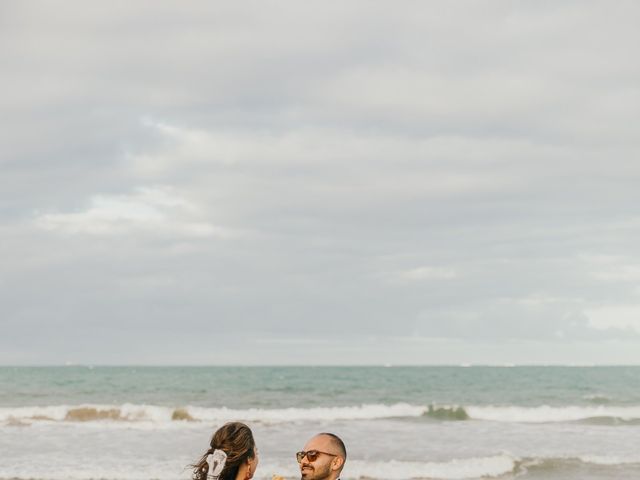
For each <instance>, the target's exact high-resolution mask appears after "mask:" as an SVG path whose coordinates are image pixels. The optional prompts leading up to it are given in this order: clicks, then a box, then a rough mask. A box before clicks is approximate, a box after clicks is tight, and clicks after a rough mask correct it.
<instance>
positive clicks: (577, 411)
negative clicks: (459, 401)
mask: <svg viewBox="0 0 640 480" xmlns="http://www.w3.org/2000/svg"><path fill="white" fill-rule="evenodd" d="M465 411H466V412H467V414H468V415H469V417H470V418H472V419H475V420H490V421H493V422H519V423H551V422H575V421H579V420H587V419H590V418H618V419H622V420H625V421H629V420H635V419H640V407H638V406H634V407H612V406H597V407H596V406H594V407H578V406H567V407H550V406H546V405H543V406H540V407H528V408H527V407H475V406H470V407H465Z"/></svg>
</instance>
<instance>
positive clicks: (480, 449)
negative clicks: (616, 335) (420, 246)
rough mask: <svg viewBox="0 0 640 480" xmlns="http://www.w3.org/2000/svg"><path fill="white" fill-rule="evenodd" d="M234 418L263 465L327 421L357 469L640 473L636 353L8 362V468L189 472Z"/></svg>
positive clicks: (92, 475)
mask: <svg viewBox="0 0 640 480" xmlns="http://www.w3.org/2000/svg"><path fill="white" fill-rule="evenodd" d="M230 420H240V421H245V422H247V423H248V424H249V425H250V426H251V428H252V429H253V431H254V434H255V437H256V440H257V442H258V444H259V448H260V451H261V457H262V458H261V464H260V469H259V471H258V473H257V477H256V478H257V479H258V480H261V479H270V478H271V475H272V474H274V473H275V474H280V475H284V476H285V477H287V478H290V479H293V478H299V473H298V471H297V464H296V462H295V460H294V459H293V452H295V451H296V450H299V449H300V448H301V447H302V446H303V445H304V443H305V441H306V439H307V438H309V437H310V436H311V435H313V434H314V433H316V432H318V431H333V432H335V433H337V434H339V435H340V436H341V437H342V438H343V439H344V440H345V442H346V444H347V448H348V450H349V461H348V463H347V466H346V467H345V470H344V472H343V476H342V477H343V479H345V480H351V479H360V478H364V477H366V478H372V479H389V480H409V479H414V478H418V479H422V478H424V479H439V478H442V479H445V478H446V479H479V478H501V479H514V478H516V477H517V478H522V479H526V480H528V479H543V478H544V479H552V480H555V479H578V478H580V479H591V480H597V479H613V478H616V479H637V478H640V453H639V452H638V449H637V445H638V439H639V438H640V367H389V368H385V367H299V368H298V367H83V366H74V367H48V368H45V367H33V368H28V367H19V368H18V367H0V460H1V461H0V479H25V480H26V479H39V480H90V479H96V480H97V479H107V480H138V479H143V478H144V479H147V480H148V479H158V480H177V479H185V480H186V479H187V478H188V477H189V472H188V470H185V469H184V466H185V465H187V464H189V463H191V462H192V461H194V460H195V459H196V458H197V457H198V456H199V455H200V454H201V453H202V452H203V451H204V450H205V449H206V448H207V446H208V440H209V437H210V436H211V434H212V433H213V431H214V430H215V429H216V428H218V427H219V426H220V425H221V424H223V423H224V422H226V421H230ZM87 459H90V460H91V461H87Z"/></svg>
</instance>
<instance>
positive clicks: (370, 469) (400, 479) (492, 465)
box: [0, 453, 640, 480]
mask: <svg viewBox="0 0 640 480" xmlns="http://www.w3.org/2000/svg"><path fill="white" fill-rule="evenodd" d="M178 463H179V462H178ZM585 464H590V465H596V466H598V467H601V468H619V467H620V466H631V467H633V466H634V465H637V466H640V455H639V456H635V457H615V456H596V455H594V456H588V455H585V456H581V457H535V458H523V459H520V458H517V457H514V456H512V455H509V454H507V453H501V454H497V455H492V456H486V457H471V458H454V459H451V460H444V461H439V462H436V461H401V460H388V461H381V460H377V461H365V460H351V461H349V462H348V464H347V467H346V468H345V471H344V475H343V476H342V478H344V479H345V480H356V479H363V478H365V479H371V480H407V479H438V480H466V479H477V478H505V477H504V476H507V475H508V476H509V477H508V478H512V477H511V475H513V476H516V477H520V476H522V478H527V477H526V473H527V472H528V471H531V472H533V471H538V472H540V473H542V472H544V473H543V474H550V473H551V472H554V471H560V470H562V471H569V470H571V469H576V470H575V471H576V472H580V467H581V466H582V467H583V466H584V465H585ZM272 472H278V473H279V475H282V476H283V477H284V478H285V479H287V480H294V479H295V480H297V479H299V478H300V475H299V472H298V471H297V469H295V467H293V466H292V465H291V462H289V461H287V462H284V460H280V461H276V462H273V461H271V462H270V461H265V462H264V463H262V462H261V464H260V467H259V471H258V474H257V475H256V476H255V477H254V478H255V479H256V480H268V479H271V474H272ZM614 472H618V473H619V471H618V470H615V471H614ZM188 473H189V472H188V471H183V472H182V475H180V474H178V470H177V467H176V462H175V461H170V460H163V461H154V462H153V463H152V464H150V465H146V466H145V467H144V468H123V466H122V465H117V464H112V465H97V464H87V463H82V464H80V465H68V466H66V467H62V468H56V469H54V470H51V469H50V468H48V467H46V466H44V465H41V466H37V465H20V466H16V465H13V466H11V465H0V479H11V480H37V479H43V480H44V479H46V480H100V479H109V480H144V479H147V478H153V479H156V480H176V479H177V478H184V479H185V480H186V479H187V476H188ZM611 478H615V473H614V475H613V476H612V477H611ZM625 478H626V477H625Z"/></svg>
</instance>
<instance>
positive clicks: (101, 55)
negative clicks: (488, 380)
mask: <svg viewBox="0 0 640 480" xmlns="http://www.w3.org/2000/svg"><path fill="white" fill-rule="evenodd" d="M638 25H640V4H639V3H638V2H636V1H616V2H608V1H601V2H589V1H576V2H573V1H548V2H547V1H530V2H521V1H504V2H503V1H470V2H450V1H431V2H429V1H415V2H411V1H406V2H391V1H387V2H380V1H349V2H344V1H335V2H333V1H323V2H315V3H311V2H298V1H279V2H268V1H256V2H242V3H240V2H208V1H207V2H193V1H191V2H190V1H175V2H158V1H148V2H144V1H133V2H132V1H121V2H86V1H84V0H83V1H65V2H53V1H51V2H34V1H21V0H20V1H18V0H16V1H3V2H2V3H0V69H1V74H0V120H1V128H0V168H1V170H0V363H3V364H64V363H65V362H73V363H90V364H130V363H137V364H363V363H373V364H384V363H392V364H402V363H405V364H406V363H409V364H441V363H449V364H459V363H491V364H508V363H577V364H585V363H586V364H591V363H636V364H637V363H640V87H639V86H640V62H638V45H640V29H638Z"/></svg>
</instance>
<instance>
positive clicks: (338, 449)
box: [316, 432, 347, 460]
mask: <svg viewBox="0 0 640 480" xmlns="http://www.w3.org/2000/svg"><path fill="white" fill-rule="evenodd" d="M316 437H325V438H326V439H327V440H328V441H329V445H331V447H332V448H333V451H334V452H335V453H337V454H339V455H340V456H341V457H342V458H344V459H345V460H346V459H347V447H345V446H344V442H343V441H342V439H341V438H340V437H339V436H337V435H336V434H334V433H328V432H322V433H319V434H318V435H316Z"/></svg>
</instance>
